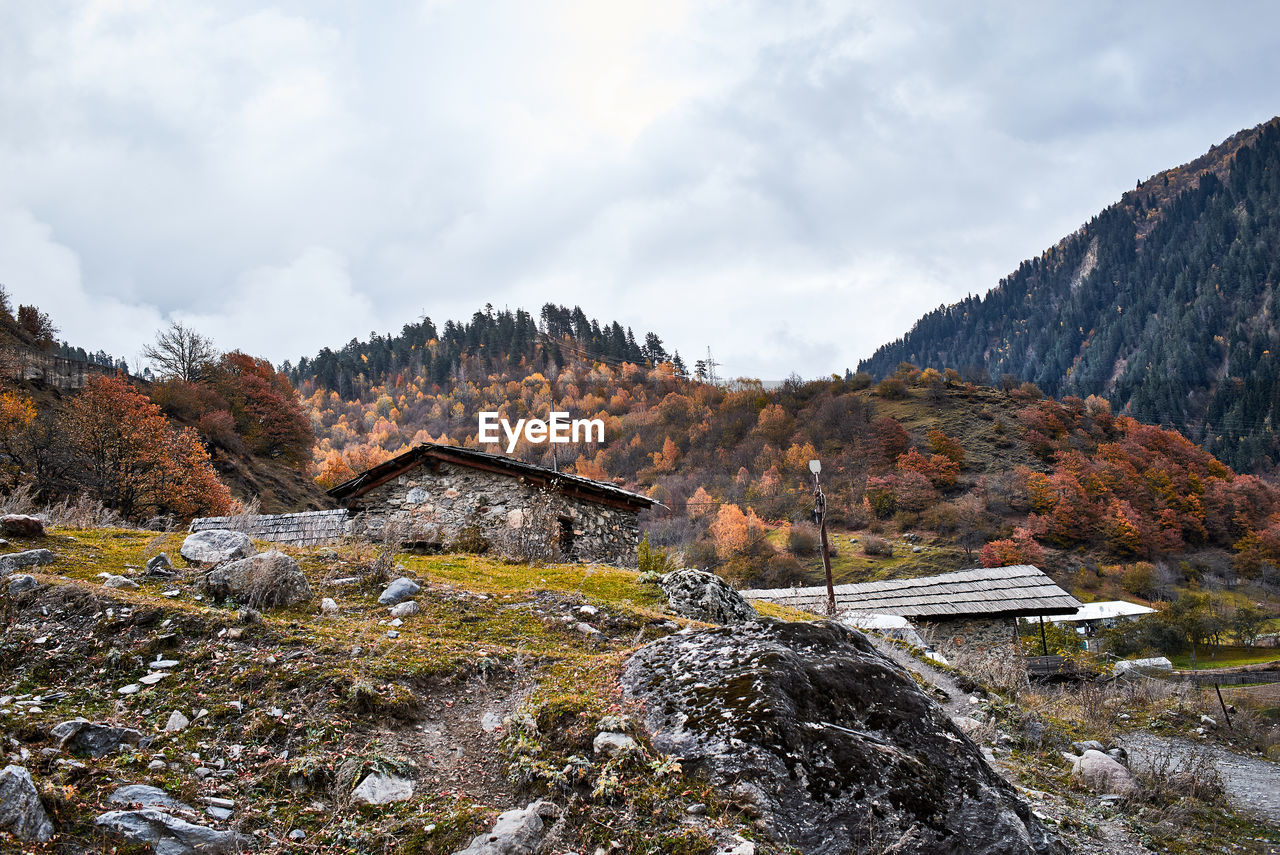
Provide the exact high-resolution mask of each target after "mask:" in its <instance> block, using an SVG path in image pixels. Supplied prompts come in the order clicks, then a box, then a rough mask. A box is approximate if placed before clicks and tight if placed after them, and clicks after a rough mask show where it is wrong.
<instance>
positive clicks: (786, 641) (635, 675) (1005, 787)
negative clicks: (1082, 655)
mask: <svg viewBox="0 0 1280 855" xmlns="http://www.w3.org/2000/svg"><path fill="white" fill-rule="evenodd" d="M622 683H623V690H624V693H625V695H626V697H627V699H628V700H629V701H630V702H632V703H635V704H636V705H638V706H639V707H640V708H641V710H642V717H643V720H644V722H645V726H646V728H647V730H648V731H649V733H650V735H651V737H652V739H653V743H654V746H655V748H657V749H658V750H659V751H663V752H667V753H670V754H674V755H678V756H680V757H683V758H684V760H685V761H686V764H687V765H690V766H693V767H695V768H697V769H700V770H702V771H704V772H705V773H706V774H707V775H709V776H710V777H711V778H712V780H713V781H714V782H715V783H716V785H717V786H718V787H720V788H722V789H723V791H724V792H727V793H730V794H731V796H732V798H734V799H735V800H736V801H737V802H738V803H739V804H740V805H741V806H742V807H743V809H744V810H746V811H747V812H748V813H749V814H752V815H754V816H756V817H757V819H758V825H759V826H760V827H761V828H762V829H763V830H765V831H766V832H767V833H768V834H770V835H771V836H773V837H774V838H775V839H777V840H779V841H784V842H786V843H789V844H791V845H793V846H796V847H798V848H799V849H800V850H801V851H803V852H805V853H814V854H815V855H836V853H869V852H873V851H874V852H894V853H920V855H942V853H956V855H960V853H964V855H1023V854H1024V853H1036V854H1037V855H1049V853H1054V855H1056V853H1061V852H1065V851H1066V850H1065V848H1064V847H1063V846H1062V845H1061V844H1060V843H1058V842H1057V841H1056V840H1055V839H1054V838H1053V837H1052V835H1050V834H1049V832H1048V831H1046V830H1045V828H1044V827H1043V826H1042V825H1041V824H1040V823H1039V821H1038V820H1036V818H1035V817H1034V816H1033V815H1032V812H1031V809H1030V807H1029V806H1027V805H1026V804H1025V803H1024V802H1023V801H1022V800H1021V799H1019V798H1018V796H1017V795H1016V794H1015V792H1014V790H1013V788H1012V786H1010V785H1009V784H1008V783H1007V782H1006V781H1004V780H1003V779H1002V778H1000V777H999V775H997V774H996V773H995V772H994V771H992V769H991V768H990V767H989V766H988V765H987V764H986V762H985V761H984V760H983V758H982V755H981V753H980V752H979V750H978V748H977V746H975V745H974V743H973V742H971V741H970V740H969V738H968V737H966V736H965V735H964V734H963V733H961V732H960V730H959V729H957V728H956V726H955V725H954V724H952V722H951V721H950V719H948V717H947V716H946V714H945V713H944V712H943V710H942V708H941V707H940V706H938V704H937V703H935V702H934V701H933V700H932V699H930V698H929V697H928V696H927V695H926V694H925V693H924V692H922V691H921V690H920V689H919V688H918V687H917V685H916V684H915V682H914V681H912V679H911V678H910V677H909V676H908V675H907V674H906V673H905V672H904V671H903V670H902V669H901V668H900V667H898V666H897V665H895V664H894V663H892V662H891V661H889V660H888V659H886V658H885V657H883V656H882V655H880V654H879V653H877V652H876V651H875V650H874V648H873V647H872V646H871V644H870V643H869V642H868V641H867V640H866V639H865V638H864V637H863V636H862V634H861V633H859V632H857V631H856V630H852V629H848V628H846V627H843V626H840V625H838V624H835V623H831V622H818V623H782V622H778V621H772V620H764V621H760V622H757V623H748V624H742V625H738V626H726V627H716V628H711V629H702V630H685V631H683V632H680V633H677V634H675V635H671V636H667V637H665V638H662V639H660V640H658V641H656V642H654V643H653V644H650V645H649V646H647V647H645V648H643V649H641V650H640V651H638V652H637V653H636V654H635V655H634V656H632V657H631V659H630V660H629V661H628V663H627V666H626V669H625V671H624V674H623V679H622Z"/></svg>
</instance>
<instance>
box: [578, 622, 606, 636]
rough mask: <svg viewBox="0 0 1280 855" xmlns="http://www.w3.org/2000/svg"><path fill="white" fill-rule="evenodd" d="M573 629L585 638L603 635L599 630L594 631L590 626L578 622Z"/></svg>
mask: <svg viewBox="0 0 1280 855" xmlns="http://www.w3.org/2000/svg"><path fill="white" fill-rule="evenodd" d="M575 629H577V630H578V632H580V633H582V634H583V635H587V636H597V635H603V633H601V632H600V630H598V629H596V628H595V627H594V626H592V625H591V624H589V623H583V622H582V621H579V622H578V625H577V627H575Z"/></svg>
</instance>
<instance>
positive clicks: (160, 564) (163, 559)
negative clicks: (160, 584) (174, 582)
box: [147, 552, 175, 579]
mask: <svg viewBox="0 0 1280 855" xmlns="http://www.w3.org/2000/svg"><path fill="white" fill-rule="evenodd" d="M174 572H175V571H174V569H173V562H172V561H170V560H169V556H168V555H166V554H165V553H163V552H161V553H160V554H159V555H156V556H154V557H152V558H151V559H150V560H149V561H147V575H148V576H159V577H161V578H162V579H167V578H169V577H170V576H172V575H173V574H174Z"/></svg>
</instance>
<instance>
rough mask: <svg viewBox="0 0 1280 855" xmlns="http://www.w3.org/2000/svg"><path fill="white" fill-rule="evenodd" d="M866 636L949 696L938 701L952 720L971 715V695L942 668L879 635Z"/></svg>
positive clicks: (877, 648)
mask: <svg viewBox="0 0 1280 855" xmlns="http://www.w3.org/2000/svg"><path fill="white" fill-rule="evenodd" d="M864 635H866V637H867V640H868V641H870V642H871V643H872V644H873V645H874V646H875V648H876V650H877V651H879V652H880V653H883V654H884V655H885V656H887V657H888V658H889V659H892V660H893V661H894V662H896V663H897V664H899V665H901V666H902V667H903V668H906V669H907V670H908V671H914V672H915V673H916V674H919V675H920V676H921V677H923V678H924V679H925V680H926V681H927V682H928V683H929V685H931V686H933V687H934V688H936V689H938V690H939V691H941V692H942V693H943V694H945V695H946V696H947V700H946V701H943V700H942V698H941V697H937V700H938V702H939V703H941V704H942V707H943V709H945V710H946V711H947V715H949V716H951V717H952V718H955V717H957V716H962V715H969V713H970V710H971V705H970V704H969V693H968V692H966V691H965V690H964V689H962V688H960V684H958V683H957V682H956V681H955V678H954V677H952V676H951V675H950V674H948V673H947V672H946V671H943V670H942V669H941V668H934V667H933V666H932V665H928V664H926V663H925V662H922V661H921V660H919V659H917V658H916V657H914V656H912V655H911V654H910V653H908V652H907V651H905V650H903V649H902V648H901V647H899V646H898V645H896V644H892V643H890V642H888V641H885V640H884V639H883V638H880V637H879V636H878V635H874V634H872V633H869V632H868V633H864Z"/></svg>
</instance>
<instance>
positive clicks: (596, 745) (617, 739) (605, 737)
mask: <svg viewBox="0 0 1280 855" xmlns="http://www.w3.org/2000/svg"><path fill="white" fill-rule="evenodd" d="M639 747H640V745H639V743H637V742H636V741H635V740H634V739H632V738H631V737H630V736H627V735H626V734H625V733H613V732H605V733H597V734H596V738H595V740H594V741H593V742H592V743H591V750H592V751H593V752H594V753H596V754H603V755H604V756H606V757H612V756H613V755H615V754H618V753H625V752H627V751H634V750H635V749H637V748H639Z"/></svg>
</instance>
